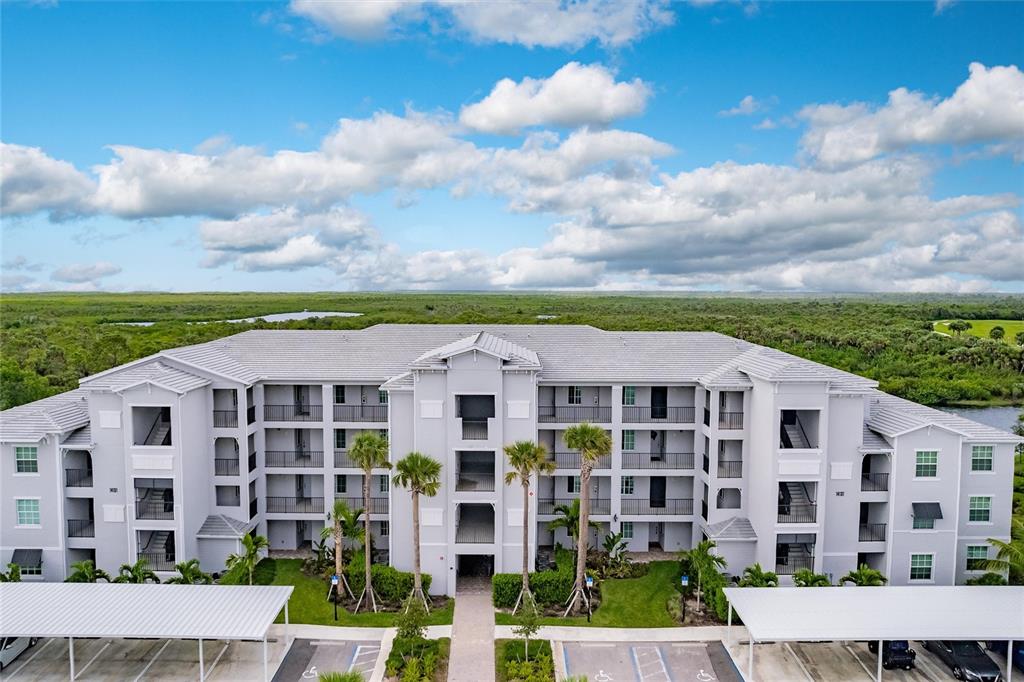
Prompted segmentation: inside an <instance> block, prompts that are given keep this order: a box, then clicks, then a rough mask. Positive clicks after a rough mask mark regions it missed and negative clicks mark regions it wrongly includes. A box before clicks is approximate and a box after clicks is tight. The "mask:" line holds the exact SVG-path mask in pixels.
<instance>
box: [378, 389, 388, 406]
mask: <svg viewBox="0 0 1024 682" xmlns="http://www.w3.org/2000/svg"><path fill="white" fill-rule="evenodd" d="M377 402H379V403H380V404H381V405H387V404H388V392H387V391H382V390H380V389H377Z"/></svg>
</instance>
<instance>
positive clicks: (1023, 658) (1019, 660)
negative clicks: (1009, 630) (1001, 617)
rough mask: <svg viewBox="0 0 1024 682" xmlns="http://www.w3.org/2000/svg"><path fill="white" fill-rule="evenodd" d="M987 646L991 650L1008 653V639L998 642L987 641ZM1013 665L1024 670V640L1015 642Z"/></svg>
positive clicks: (1003, 653)
mask: <svg viewBox="0 0 1024 682" xmlns="http://www.w3.org/2000/svg"><path fill="white" fill-rule="evenodd" d="M985 648H986V649H988V650H989V651H995V652H996V653H999V654H1002V655H1003V656H1005V655H1006V640H1002V641H998V642H986V643H985ZM1013 667H1014V668H1016V669H1017V670H1020V671H1022V672H1024V642H1014V643H1013Z"/></svg>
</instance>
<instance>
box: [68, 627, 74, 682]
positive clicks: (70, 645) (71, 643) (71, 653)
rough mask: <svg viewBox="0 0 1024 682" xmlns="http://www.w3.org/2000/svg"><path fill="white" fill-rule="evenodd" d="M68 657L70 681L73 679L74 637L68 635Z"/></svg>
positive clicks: (72, 681)
mask: <svg viewBox="0 0 1024 682" xmlns="http://www.w3.org/2000/svg"><path fill="white" fill-rule="evenodd" d="M68 659H69V660H70V661H71V682H74V680H75V638H74V637H68Z"/></svg>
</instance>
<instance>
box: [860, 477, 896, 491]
mask: <svg viewBox="0 0 1024 682" xmlns="http://www.w3.org/2000/svg"><path fill="white" fill-rule="evenodd" d="M860 489H861V490H862V491H863V492H872V493H876V492H885V491H886V490H888V489H889V474H871V473H868V474H861V475H860Z"/></svg>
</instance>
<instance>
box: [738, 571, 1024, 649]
mask: <svg viewBox="0 0 1024 682" xmlns="http://www.w3.org/2000/svg"><path fill="white" fill-rule="evenodd" d="M725 596H726V598H727V599H728V600H729V602H730V603H731V604H732V607H733V609H735V610H736V613H737V614H739V616H740V618H742V619H743V624H744V625H745V626H746V628H747V631H748V632H749V633H750V637H751V641H758V642H767V641H800V640H805V641H806V640H811V641H813V640H819V641H821V640H880V639H886V640H891V639H918V640H935V639H962V640H1009V639H1013V640H1024V587H994V586H981V585H972V586H938V585H934V586H933V585H929V586H911V587H852V586H851V587H727V588H725Z"/></svg>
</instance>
